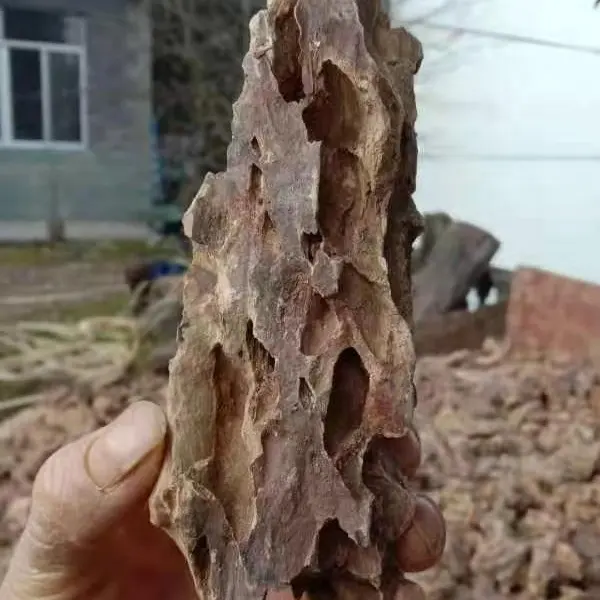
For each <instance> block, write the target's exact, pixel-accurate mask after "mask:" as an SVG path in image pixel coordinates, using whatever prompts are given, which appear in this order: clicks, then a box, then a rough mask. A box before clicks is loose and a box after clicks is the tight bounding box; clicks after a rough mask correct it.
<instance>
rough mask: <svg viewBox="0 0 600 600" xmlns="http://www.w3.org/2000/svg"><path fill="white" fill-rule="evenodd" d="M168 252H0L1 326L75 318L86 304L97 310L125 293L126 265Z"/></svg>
mask: <svg viewBox="0 0 600 600" xmlns="http://www.w3.org/2000/svg"><path fill="white" fill-rule="evenodd" d="M170 253H171V251H170V250H169V248H166V247H164V246H158V247H150V246H147V245H145V244H142V243H129V244H127V243H114V244H108V243H104V244H96V245H93V244H88V245H73V244H68V245H64V246H58V247H43V246H42V247H36V246H23V247H0V322H7V321H10V320H14V319H16V318H29V317H30V316H32V315H33V316H34V317H35V318H44V317H47V318H50V319H51V318H53V317H57V316H63V314H62V313H64V312H65V310H64V309H67V312H68V309H69V308H71V307H73V308H75V310H74V312H75V313H76V316H77V313H78V312H80V311H78V310H77V308H78V307H79V308H81V305H82V304H86V303H87V304H91V305H92V306H90V309H93V310H97V309H98V308H102V307H101V306H100V307H99V306H98V305H99V304H102V303H103V302H104V301H106V300H109V301H110V300H111V299H113V298H115V297H116V296H120V297H121V299H122V297H123V296H124V295H125V294H126V292H127V288H126V286H125V281H124V278H123V271H124V268H125V266H126V265H128V264H130V263H131V262H133V261H135V260H138V259H140V258H146V257H153V256H165V255H169V254H170ZM109 310H112V306H111V307H109Z"/></svg>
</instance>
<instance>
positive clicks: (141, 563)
mask: <svg viewBox="0 0 600 600" xmlns="http://www.w3.org/2000/svg"><path fill="white" fill-rule="evenodd" d="M165 433H166V421H165V418H164V415H163V414H162V412H161V410H160V409H159V408H158V407H157V406H155V405H153V404H150V403H145V402H142V403H138V404H135V405H133V406H132V407H131V408H130V409H129V410H128V411H126V412H125V413H123V415H121V417H119V418H118V419H117V420H116V421H115V422H114V423H113V424H111V425H108V426H107V427H105V428H103V429H101V430H99V431H97V432H95V433H93V434H89V435H86V436H84V437H82V438H81V439H79V440H77V441H76V442H74V443H72V444H69V445H68V446H65V447H63V448H61V449H60V450H59V451H58V452H57V453H55V454H54V455H53V456H52V457H51V458H50V459H48V461H47V462H46V463H45V464H44V465H43V467H42V468H41V470H40V472H39V474H38V476H37V478H36V482H35V486H34V494H33V500H32V506H31V511H30V516H29V520H28V523H27V526H26V529H25V532H24V534H23V536H22V538H21V539H20V541H19V543H18V546H17V549H16V551H15V554H14V556H13V559H12V562H11V565H10V569H9V572H8V574H7V577H6V579H5V581H4V582H3V584H2V587H0V600H19V599H25V598H27V599H28V600H42V599H46V598H47V599H50V598H52V600H80V599H81V600H83V599H85V600H95V599H98V600H100V599H101V600H119V599H123V600H124V599H127V600H137V599H139V600H142V599H143V600H171V599H172V600H187V599H190V600H194V599H196V598H197V596H196V593H195V591H194V589H193V584H192V581H191V578H190V575H189V571H188V568H187V565H186V564H185V561H184V559H183V556H182V555H181V553H180V552H179V550H178V549H177V547H176V546H175V544H174V543H173V542H172V541H171V540H170V539H169V538H168V537H167V535H166V534H165V533H164V532H163V531H161V530H160V529H157V528H156V527H154V526H153V525H151V524H150V520H149V515H148V508H147V498H148V495H149V493H150V490H151V489H152V487H153V486H154V484H155V482H156V478H157V477H158V474H159V472H160V469H161V465H162V460H163V450H164V435H165ZM98 440H100V443H98ZM417 445H418V440H417V438H416V436H408V437H407V439H406V440H405V441H404V451H403V452H402V454H403V455H404V456H405V457H408V458H409V460H408V461H406V462H405V463H403V462H402V460H399V464H404V468H405V469H406V470H407V471H410V472H412V471H413V470H414V467H415V460H414V457H415V456H417V455H418V447H417ZM92 448H93V449H92ZM115 476H116V477H117V481H116V482H115V483H110V484H108V485H107V483H108V482H109V481H111V480H113V481H114V479H115ZM433 534H434V535H439V532H437V533H436V532H433ZM417 551H418V550H417ZM405 553H406V554H411V553H414V550H411V549H410V548H408V549H407V550H405ZM402 589H404V592H403V591H402ZM416 590H417V588H416V586H414V584H410V583H408V582H407V583H406V584H405V585H404V586H403V588H401V590H400V591H399V592H398V593H397V594H396V595H395V596H393V598H396V599H397V600H400V599H403V598H404V599H406V600H409V599H413V598H419V597H420V596H418V595H415V594H416V593H417V592H418V590H417V591H416ZM268 598H269V599H270V600H292V598H293V594H292V592H291V590H290V589H286V590H277V591H275V590H274V591H271V592H270V593H269V595H268Z"/></svg>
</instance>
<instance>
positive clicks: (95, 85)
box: [0, 0, 154, 237]
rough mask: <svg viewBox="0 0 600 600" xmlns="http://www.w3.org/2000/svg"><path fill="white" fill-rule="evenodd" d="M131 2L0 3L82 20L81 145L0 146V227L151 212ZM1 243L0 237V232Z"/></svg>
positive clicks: (128, 218) (143, 85) (145, 56)
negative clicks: (51, 218) (84, 139)
mask: <svg viewBox="0 0 600 600" xmlns="http://www.w3.org/2000/svg"><path fill="white" fill-rule="evenodd" d="M144 4H145V3H144V2H141V1H139V0H0V5H3V6H18V7H22V8H26V7H27V8H43V9H46V10H47V9H49V8H59V9H64V10H67V11H71V12H73V13H76V14H82V15H83V16H84V17H85V18H86V45H87V65H88V66H87V72H88V77H87V79H88V81H87V126H88V133H87V135H88V144H87V147H86V148H85V149H83V150H31V149H16V148H3V147H2V146H0V221H4V222H6V221H13V222H14V221H26V222H30V223H34V222H40V221H44V220H45V219H47V217H48V215H49V214H50V211H51V209H52V206H53V203H54V205H56V204H58V206H59V211H60V213H61V215H62V216H64V217H65V218H66V219H67V221H78V222H82V221H90V222H94V221H98V222H103V223H105V222H107V221H108V222H110V221H115V222H117V221H120V222H123V221H125V222H130V223H132V222H136V221H137V222H140V221H142V220H143V219H144V218H145V215H146V213H147V211H148V209H149V207H150V204H151V185H152V181H153V170H154V167H153V164H152V156H151V143H150V141H151V140H150V118H151V30H150V20H149V16H148V15H147V13H146V11H145V9H144V8H143V6H144ZM0 237H1V232H0Z"/></svg>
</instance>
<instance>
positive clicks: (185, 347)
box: [151, 0, 421, 600]
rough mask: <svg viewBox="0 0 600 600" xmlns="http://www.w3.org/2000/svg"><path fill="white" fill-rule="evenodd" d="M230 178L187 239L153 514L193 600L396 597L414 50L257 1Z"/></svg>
mask: <svg viewBox="0 0 600 600" xmlns="http://www.w3.org/2000/svg"><path fill="white" fill-rule="evenodd" d="M250 33H251V44H250V50H249V52H248V54H247V56H246V58H245V60H244V74H245V84H244V87H243V90H242V92H241V96H240V98H239V100H238V101H237V102H236V104H235V105H234V119H233V126H232V130H233V139H232V142H231V144H230V146H229V149H228V162H227V170H226V171H225V172H223V173H219V174H216V175H209V176H207V177H206V179H205V181H204V183H203V185H202V187H201V189H200V191H199V193H198V195H197V196H196V198H195V200H194V202H193V204H192V206H191V207H190V209H189V210H188V212H187V214H186V216H185V218H184V224H185V230H186V233H187V235H188V236H189V237H190V238H191V240H192V241H193V243H194V257H193V261H192V265H191V267H190V269H189V272H188V274H187V275H186V278H185V283H184V292H183V303H184V311H183V312H184V314H183V320H182V323H181V325H180V327H179V331H178V350H177V353H176V356H175V358H174V359H173V361H172V363H171V371H170V400H169V405H168V417H169V420H170V424H171V428H172V440H171V447H170V452H169V456H168V460H167V465H166V467H165V470H164V472H163V474H162V477H161V480H160V482H159V485H158V487H157V490H156V491H155V494H154V497H153V500H152V503H151V508H152V514H153V519H154V521H155V522H156V523H157V524H159V525H161V526H162V527H164V528H165V529H166V530H167V531H168V532H169V534H170V535H171V536H172V537H173V539H175V540H176V542H177V544H178V545H179V547H180V548H181V550H182V552H183V553H184V555H185V556H186V559H187V560H188V562H189V566H190V570H191V573H192V575H193V577H194V581H195V585H196V588H197V590H198V595H199V597H202V598H206V599H208V598H215V599H219V600H223V599H228V600H234V599H235V600H262V599H263V598H264V597H265V593H266V590H267V589H268V588H276V587H279V586H281V585H284V584H288V583H291V584H292V586H293V588H294V590H295V592H296V593H297V594H298V596H299V595H300V594H302V593H305V592H306V593H308V594H309V595H310V596H311V597H314V598H340V599H352V598H361V599H367V600H370V599H373V600H380V599H388V600H392V599H393V598H396V597H397V596H396V590H397V587H398V586H399V585H401V582H402V580H403V575H402V573H400V572H399V571H398V569H397V568H396V567H394V566H393V565H394V559H393V555H394V552H395V550H394V548H395V543H396V541H397V539H398V538H399V537H400V536H402V534H403V533H405V532H406V530H407V528H408V527H409V526H410V524H411V521H412V519H413V516H414V514H415V506H416V500H415V497H414V495H413V493H412V492H410V491H408V490H407V489H406V486H405V483H404V479H403V477H402V476H401V475H400V474H399V473H398V472H397V469H396V468H395V467H394V457H393V448H394V444H393V442H395V441H399V440H398V438H401V437H402V436H405V435H406V434H407V431H408V427H409V425H410V424H411V419H412V413H413V408H414V404H415V395H414V386H413V383H412V378H413V371H414V363H415V355H414V349H413V343H412V338H411V329H410V320H411V293H410V248H411V245H412V242H413V240H414V238H415V235H416V234H417V232H418V227H419V215H418V213H417V211H416V209H415V207H414V205H413V203H412V199H411V194H412V192H413V189H414V182H415V166H416V138H415V133H414V121H415V116H416V112H415V104H414V96H413V76H414V74H415V73H416V71H417V69H418V67H419V64H420V61H421V48H420V45H419V43H418V42H417V41H416V40H415V39H414V38H412V37H411V36H410V35H409V34H408V33H407V32H406V31H404V30H391V29H390V27H389V22H388V20H387V17H386V16H385V15H384V14H383V13H382V12H381V11H380V9H379V0H336V1H335V2H333V1H331V2H324V1H323V0H273V1H270V2H268V6H267V9H266V10H263V11H261V12H259V13H258V14H257V15H256V16H255V17H254V18H253V19H252V21H251V26H250Z"/></svg>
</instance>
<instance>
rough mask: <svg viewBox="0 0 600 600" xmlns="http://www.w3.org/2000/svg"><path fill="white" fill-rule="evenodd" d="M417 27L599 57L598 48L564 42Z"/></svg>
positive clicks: (424, 23)
mask: <svg viewBox="0 0 600 600" xmlns="http://www.w3.org/2000/svg"><path fill="white" fill-rule="evenodd" d="M418 25H419V27H426V28H427V29H437V30H440V31H450V32H452V33H457V34H462V35H471V36H473V37H481V38H487V39H494V40H499V41H503V42H512V43H517V44H528V45H530V46H542V47H545V48H553V49H555V50H568V51H570V52H579V53H583V54H593V55H596V56H597V55H600V47H595V46H585V45H580V44H567V43H564V42H556V41H553V40H545V39H541V38H535V37H530V36H525V35H518V34H516V33H506V32H503V31H490V30H486V29H477V28H473V27H456V26H453V25H444V24H442V23H432V22H430V21H421V22H420V23H419V24H418Z"/></svg>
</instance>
